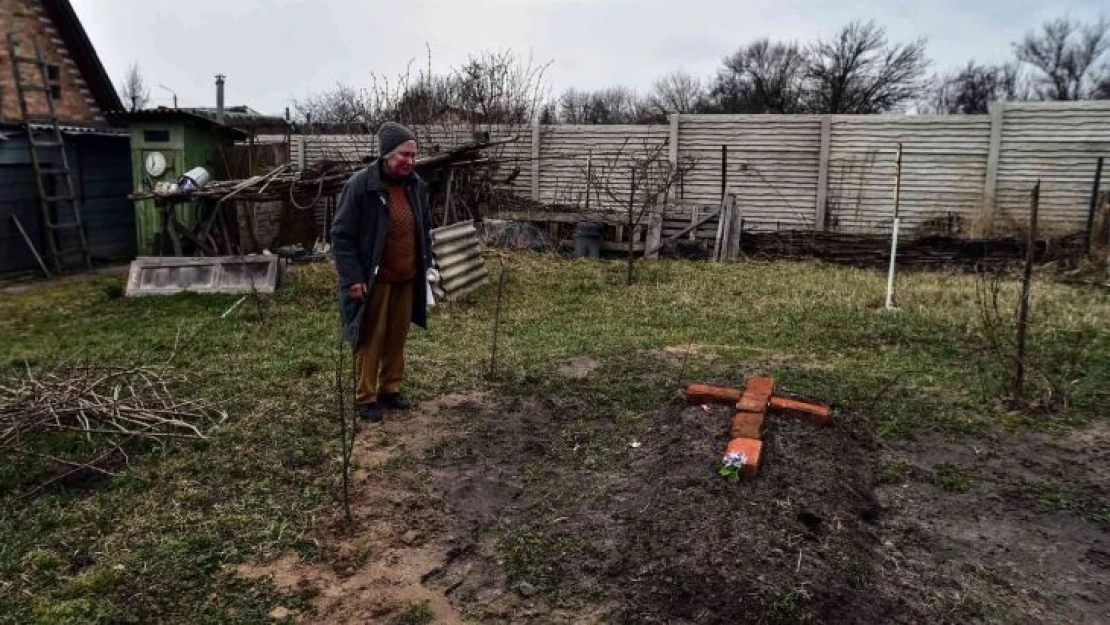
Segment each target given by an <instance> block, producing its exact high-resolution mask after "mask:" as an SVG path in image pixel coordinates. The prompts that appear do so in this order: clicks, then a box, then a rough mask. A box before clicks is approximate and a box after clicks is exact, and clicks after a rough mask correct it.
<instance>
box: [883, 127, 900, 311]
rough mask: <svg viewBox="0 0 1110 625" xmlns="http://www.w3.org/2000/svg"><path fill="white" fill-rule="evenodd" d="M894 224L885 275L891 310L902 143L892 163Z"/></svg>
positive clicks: (887, 297)
mask: <svg viewBox="0 0 1110 625" xmlns="http://www.w3.org/2000/svg"><path fill="white" fill-rule="evenodd" d="M894 170H895V173H894V226H893V230H892V232H891V235H890V270H889V271H888V272H887V277H886V308H887V310H892V309H893V308H894V265H895V260H896V258H897V257H898V228H899V225H900V223H899V222H900V220H899V216H898V211H899V208H900V207H901V201H902V144H901V143H899V144H898V158H897V160H896V161H895V165H894Z"/></svg>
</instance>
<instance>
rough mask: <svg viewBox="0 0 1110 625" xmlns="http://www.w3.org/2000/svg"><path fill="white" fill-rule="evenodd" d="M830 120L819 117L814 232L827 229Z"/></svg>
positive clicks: (830, 140)
mask: <svg viewBox="0 0 1110 625" xmlns="http://www.w3.org/2000/svg"><path fill="white" fill-rule="evenodd" d="M831 142H832V118H830V117H829V116H828V115H822V116H821V152H820V154H819V156H818V157H817V206H816V208H815V210H814V217H813V227H814V229H815V230H821V231H824V230H827V229H828V216H827V215H826V214H825V211H826V210H827V205H828V202H829V195H828V194H829V151H830V149H831V145H832V143H831Z"/></svg>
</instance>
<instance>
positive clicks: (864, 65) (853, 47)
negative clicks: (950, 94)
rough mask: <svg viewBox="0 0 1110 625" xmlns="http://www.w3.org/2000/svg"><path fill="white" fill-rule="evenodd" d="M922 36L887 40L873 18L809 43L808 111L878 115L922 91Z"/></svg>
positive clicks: (907, 100) (925, 67)
mask: <svg viewBox="0 0 1110 625" xmlns="http://www.w3.org/2000/svg"><path fill="white" fill-rule="evenodd" d="M928 65H929V62H928V61H927V60H926V58H925V40H924V39H917V40H914V41H912V42H910V43H908V44H890V43H888V42H887V38H886V31H885V29H883V28H882V27H880V26H877V25H875V23H874V22H871V21H869V22H858V21H857V22H852V23H850V24H848V25H847V26H845V27H844V28H842V29H841V30H840V32H838V33H837V34H836V35H834V36H833V37H832V38H831V39H827V40H824V41H819V42H817V43H816V44H813V45H812V46H811V47H810V50H809V63H808V66H809V69H808V72H807V83H808V84H807V91H808V93H807V99H808V107H807V108H808V109H809V110H810V111H812V112H815V113H882V112H886V111H890V110H894V109H897V108H898V107H900V106H902V105H904V104H906V103H909V102H911V101H912V100H914V99H915V98H917V97H919V96H920V95H921V93H923V92H924V90H925V87H926V80H925V70H926V69H927V68H928Z"/></svg>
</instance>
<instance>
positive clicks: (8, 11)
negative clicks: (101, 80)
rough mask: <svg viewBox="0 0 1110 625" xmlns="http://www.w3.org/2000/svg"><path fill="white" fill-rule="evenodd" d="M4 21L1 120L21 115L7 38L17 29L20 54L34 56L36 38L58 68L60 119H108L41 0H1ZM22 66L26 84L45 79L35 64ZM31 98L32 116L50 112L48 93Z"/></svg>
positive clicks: (0, 57) (0, 17)
mask: <svg viewBox="0 0 1110 625" xmlns="http://www.w3.org/2000/svg"><path fill="white" fill-rule="evenodd" d="M0 25H3V27H2V28H0V40H2V41H0V44H2V45H0V120H2V121H13V120H18V119H20V114H19V101H18V99H17V96H16V92H15V81H14V78H13V76H12V64H11V59H9V58H8V41H7V36H8V32H15V34H16V37H17V38H18V40H19V43H20V47H21V50H20V56H33V55H34V52H33V48H32V46H31V42H32V41H35V42H38V45H39V47H40V48H41V49H42V52H43V55H44V56H45V57H46V62H47V64H49V65H52V66H54V67H57V68H58V69H57V71H58V80H57V83H56V84H57V85H58V86H59V87H60V89H61V97H60V98H56V99H55V101H54V108H55V111H56V112H57V114H58V118H59V121H60V122H61V123H63V124H73V125H78V124H90V123H97V122H103V121H104V117H103V115H102V111H100V109H99V107H97V105H96V102H95V101H94V100H93V97H92V94H91V93H90V92H89V89H88V86H87V85H86V84H85V80H84V78H83V77H82V76H81V73H80V71H78V69H77V65H76V64H75V63H74V61H73V59H72V58H71V57H70V53H69V51H68V50H67V49H66V47H65V44H64V43H63V42H62V40H61V38H60V37H59V36H58V32H57V30H56V29H55V28H54V25H53V24H52V23H51V21H50V18H49V17H47V15H46V12H45V11H44V10H43V8H42V2H41V0H0ZM20 68H21V75H22V77H23V84H24V85H32V86H41V84H42V79H41V77H40V74H39V72H38V70H37V69H35V67H34V66H32V65H21V66H20ZM27 101H28V108H29V112H30V114H31V115H32V116H40V115H45V114H46V110H47V109H46V101H45V99H44V94H42V93H41V92H39V93H31V94H28V97H27Z"/></svg>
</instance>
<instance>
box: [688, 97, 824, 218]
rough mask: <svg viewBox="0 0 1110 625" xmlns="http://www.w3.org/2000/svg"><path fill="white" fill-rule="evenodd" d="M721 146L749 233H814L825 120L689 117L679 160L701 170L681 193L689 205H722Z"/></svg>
mask: <svg viewBox="0 0 1110 625" xmlns="http://www.w3.org/2000/svg"><path fill="white" fill-rule="evenodd" d="M721 146H728V156H727V159H728V162H727V170H726V171H727V185H728V188H729V190H730V191H731V192H732V193H733V194H735V195H736V200H737V206H738V208H739V210H740V213H741V215H742V217H743V219H744V227H745V228H746V229H749V230H775V229H780V228H781V229H796V228H812V227H813V226H814V207H815V206H816V203H817V178H818V160H819V157H820V152H821V118H820V117H817V116H812V115H684V116H682V117H680V118H679V124H678V150H679V157H680V158H682V157H693V158H694V159H696V162H697V167H696V168H695V169H694V171H693V173H692V174H691V175H690V176H689V177H688V178H687V180H686V183H685V184H684V185H683V188H682V198H683V199H684V200H685V201H687V202H694V203H699V204H705V205H714V204H717V205H719V204H720V202H721V165H722V160H723V159H722V149H721Z"/></svg>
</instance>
